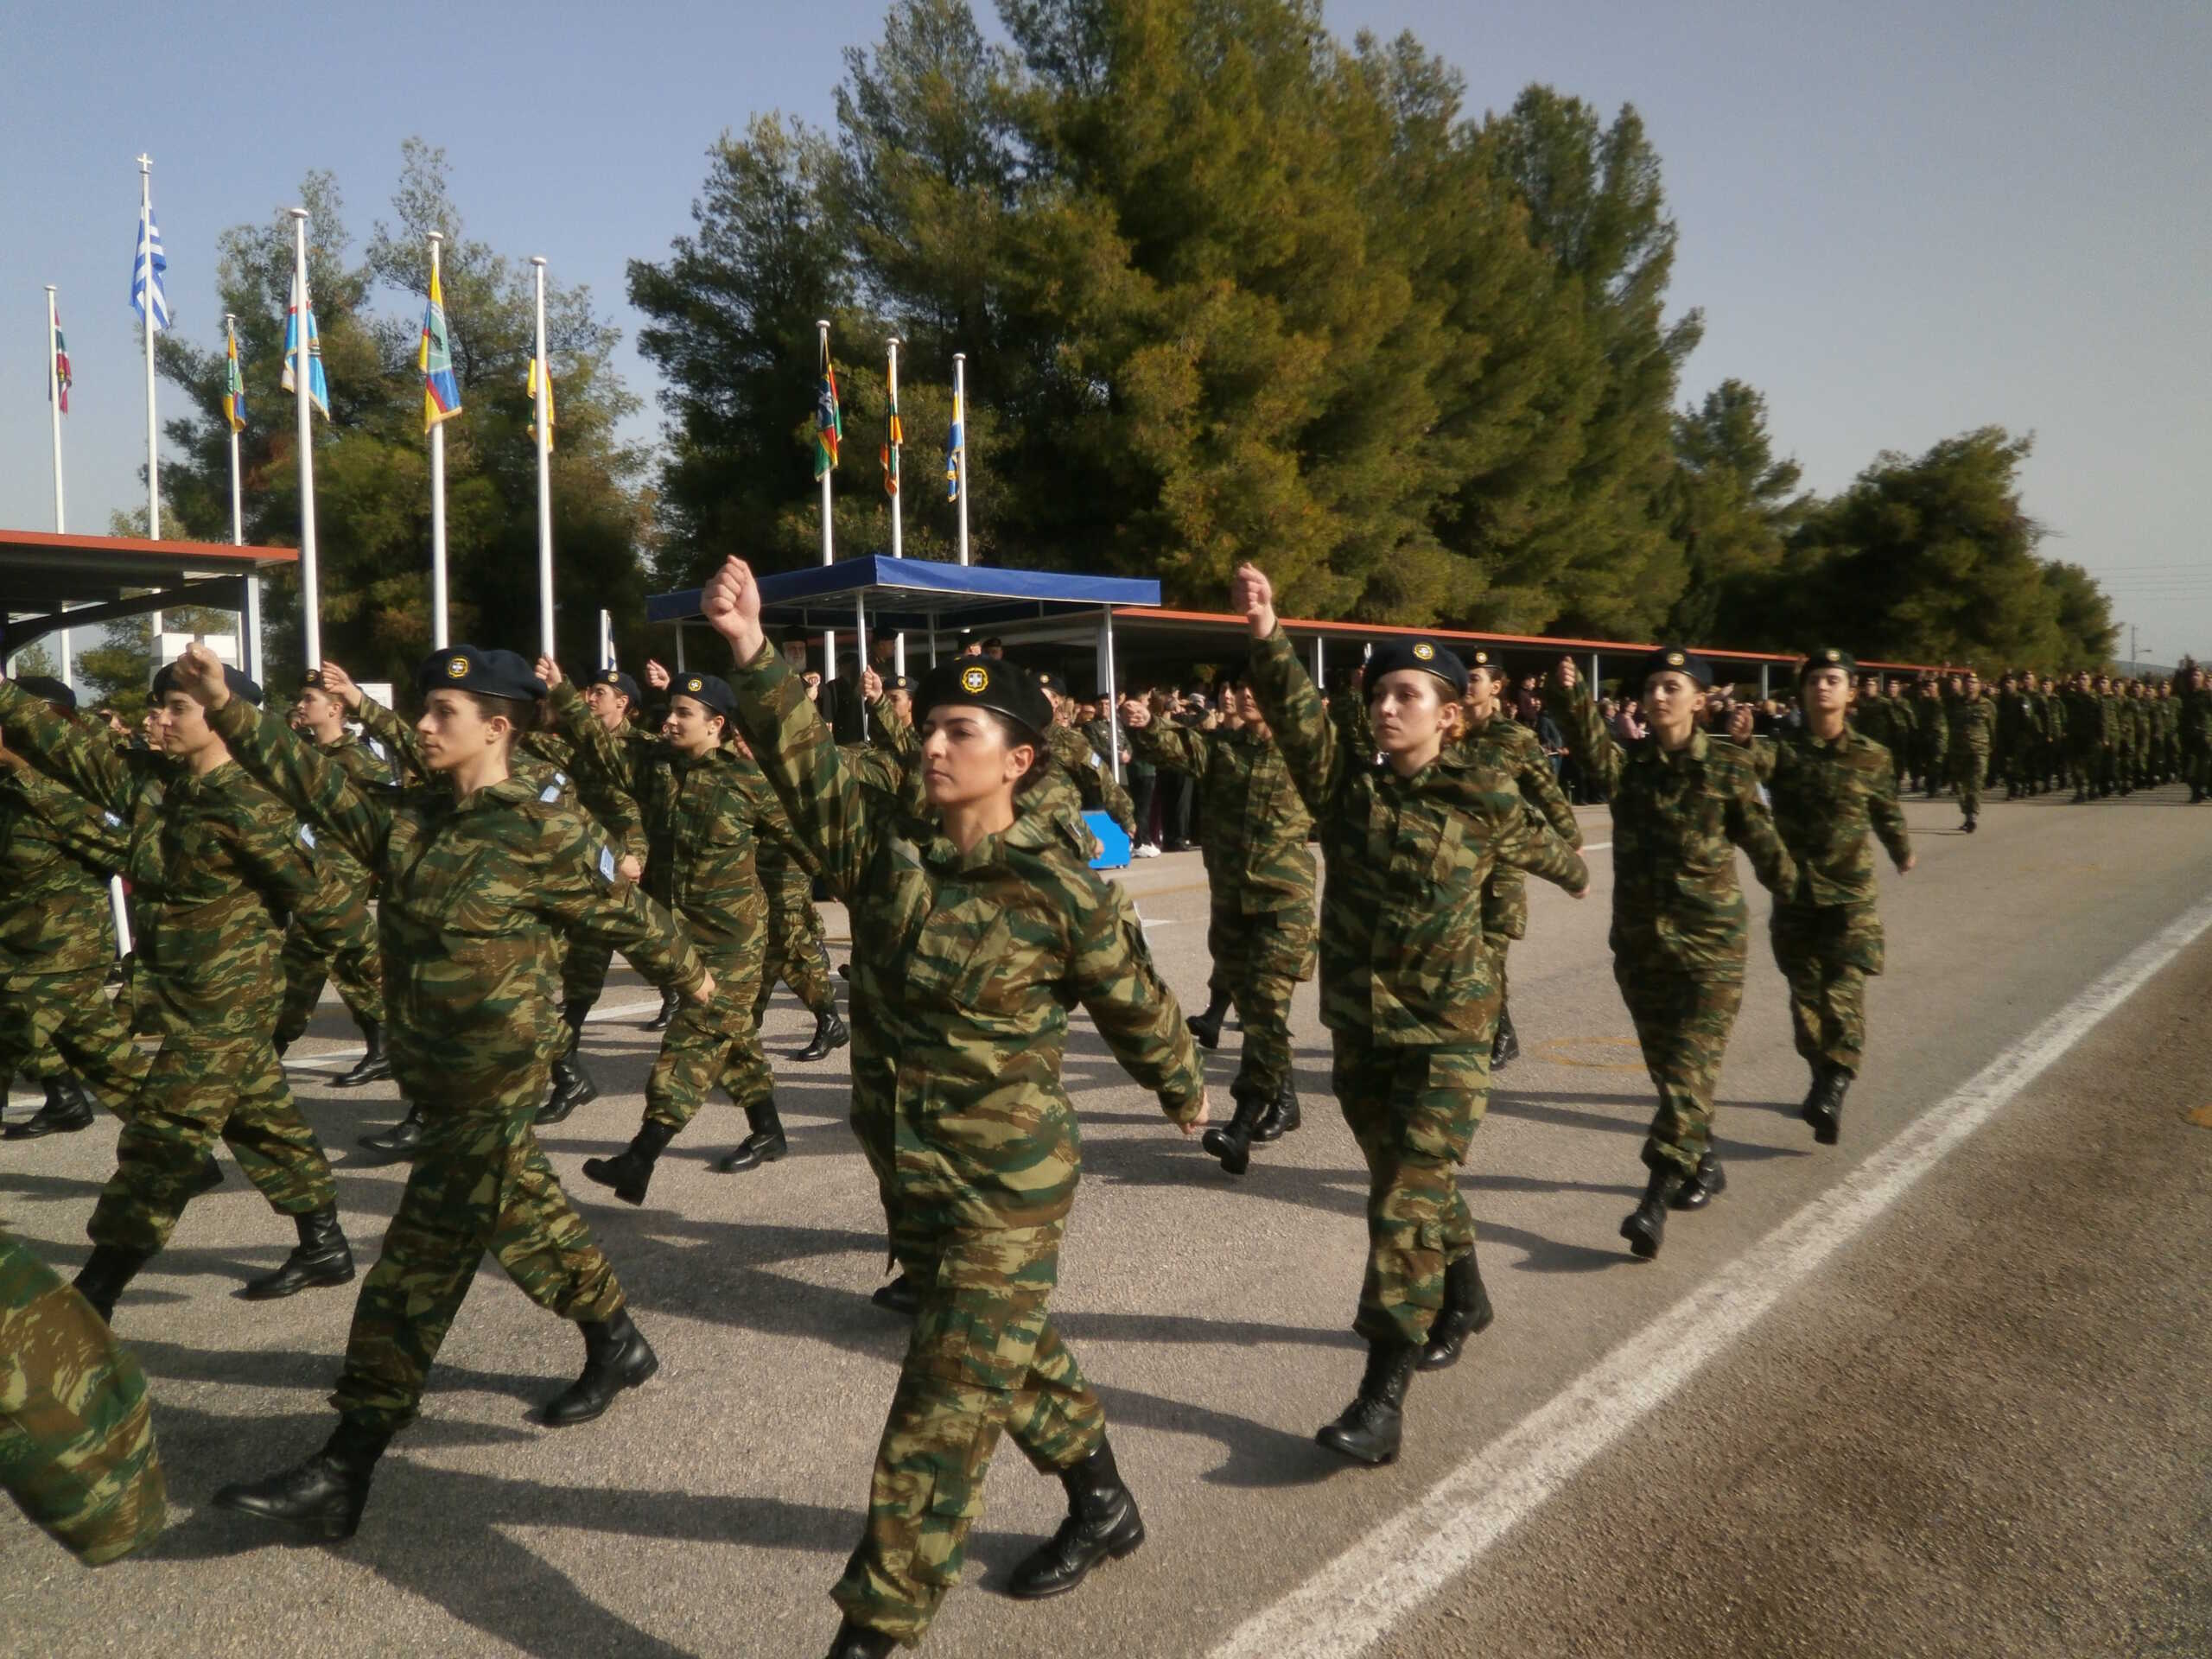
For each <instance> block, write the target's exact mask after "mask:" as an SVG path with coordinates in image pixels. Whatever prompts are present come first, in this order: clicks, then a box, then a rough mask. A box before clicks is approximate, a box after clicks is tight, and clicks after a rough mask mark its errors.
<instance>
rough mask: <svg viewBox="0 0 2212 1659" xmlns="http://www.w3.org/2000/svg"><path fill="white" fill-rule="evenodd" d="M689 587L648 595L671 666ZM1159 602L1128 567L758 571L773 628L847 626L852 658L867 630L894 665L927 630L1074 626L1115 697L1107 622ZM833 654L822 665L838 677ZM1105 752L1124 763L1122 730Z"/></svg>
mask: <svg viewBox="0 0 2212 1659" xmlns="http://www.w3.org/2000/svg"><path fill="white" fill-rule="evenodd" d="M700 591H701V590H700V589H698V588H684V589H683V590H681V591H679V592H676V593H670V594H652V595H651V596H650V597H648V598H647V599H646V601H645V620H647V621H648V622H665V623H669V624H671V625H672V626H674V628H675V630H676V661H677V667H679V668H681V667H683V665H684V661H683V659H684V629H685V628H686V626H690V625H691V624H694V623H696V622H698V621H699V620H701V619H700V615H699V594H700ZM1159 604H1160V584H1159V583H1158V582H1147V581H1144V580H1141V579H1139V578H1136V577H1131V576H1079V575H1066V574H1065V573H1063V572H1060V571H1054V570H1011V569H1006V568H1005V567H1003V566H1000V565H980V564H944V563H939V562H938V561H936V560H933V559H904V558H890V557H887V556H884V555H882V554H876V553H871V554H868V555H866V556H863V557H861V558H856V559H841V560H839V561H837V562H836V563H834V564H824V565H816V566H812V567H810V568H808V569H803V570H786V571H782V572H780V573H779V574H777V575H772V576H763V577H761V578H760V620H761V621H762V623H763V624H764V625H766V626H769V627H772V628H782V629H785V630H789V631H796V632H803V633H817V634H818V633H823V632H829V631H830V630H832V629H842V628H845V627H848V626H851V627H854V628H855V631H856V632H857V635H858V639H857V649H858V652H859V659H860V660H861V662H863V663H865V662H866V661H867V660H868V635H869V632H871V630H872V631H873V632H877V633H883V632H892V633H896V634H898V635H899V636H900V638H899V668H900V671H902V672H903V671H905V668H906V641H907V637H908V636H911V635H913V634H920V635H922V636H923V637H924V642H925V650H926V651H927V652H928V656H927V661H929V662H930V663H931V664H934V663H935V662H936V661H937V658H938V652H939V651H940V650H944V651H949V652H955V653H957V652H958V651H959V650H960V646H961V640H960V635H961V633H963V632H976V631H978V630H980V631H982V632H990V633H997V634H1001V635H1004V636H1006V637H1007V638H1008V639H1009V640H1010V639H1012V638H1013V636H1014V632H1015V630H1016V629H1017V627H1037V626H1045V627H1047V628H1050V629H1052V630H1056V631H1061V632H1068V631H1071V632H1073V633H1074V634H1075V635H1076V636H1077V637H1081V638H1083V639H1084V641H1085V643H1086V644H1087V645H1090V647H1091V649H1093V650H1094V651H1096V653H1097V665H1098V683H1099V684H1100V686H1101V687H1103V690H1104V694H1105V696H1107V697H1108V699H1109V704H1108V707H1109V715H1108V718H1109V720H1115V721H1116V724H1117V728H1118V716H1117V715H1114V714H1113V713H1111V712H1110V710H1111V709H1112V708H1113V701H1114V626H1115V622H1116V619H1117V618H1128V617H1130V616H1142V615H1145V614H1147V613H1148V612H1149V611H1150V610H1152V609H1154V608H1156V607H1158V605H1159ZM836 666H837V665H836V663H835V661H831V662H829V663H825V664H823V678H824V679H835V678H836ZM1113 747H1114V751H1115V752H1114V753H1113V754H1112V755H1110V756H1109V759H1110V760H1112V761H1113V763H1114V771H1115V773H1116V776H1117V777H1118V776H1119V775H1120V772H1121V760H1120V750H1121V733H1120V731H1119V730H1118V729H1116V732H1115V733H1114V741H1113Z"/></svg>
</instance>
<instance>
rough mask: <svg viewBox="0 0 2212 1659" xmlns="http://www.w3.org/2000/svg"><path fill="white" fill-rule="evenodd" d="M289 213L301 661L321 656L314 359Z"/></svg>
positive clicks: (303, 224)
mask: <svg viewBox="0 0 2212 1659" xmlns="http://www.w3.org/2000/svg"><path fill="white" fill-rule="evenodd" d="M291 212H292V292H293V293H294V294H296V295H297V296H299V301H300V315H299V317H298V319H297V321H296V325H295V334H294V345H295V347H296V355H295V357H294V359H293V364H292V378H293V381H294V384H295V386H296V390H297V391H298V393H299V397H298V402H299V443H300V629H301V634H302V639H303V640H304V642H305V645H306V647H307V665H308V667H309V668H314V667H316V666H317V665H319V664H321V661H322V590H321V585H320V582H319V581H318V578H317V573H316V569H315V359H314V357H313V356H312V355H311V354H310V353H309V351H308V316H309V315H312V310H313V306H314V297H315V296H313V295H311V294H309V293H308V210H307V209H306V208H304V207H295V208H293V209H292V210H291Z"/></svg>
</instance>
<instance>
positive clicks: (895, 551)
mask: <svg viewBox="0 0 2212 1659" xmlns="http://www.w3.org/2000/svg"><path fill="white" fill-rule="evenodd" d="M891 407H892V408H893V410H897V409H898V407H899V336H898V335H896V334H893V335H892V336H891ZM891 461H892V468H893V470H892V474H891V476H892V477H893V478H894V479H896V478H898V476H899V474H898V470H897V468H898V462H899V446H898V444H897V443H896V442H893V444H892V446H891ZM891 556H892V557H893V558H894V559H903V558H905V557H906V554H905V552H904V551H902V550H901V545H900V543H899V492H898V491H896V490H893V491H892V493H891Z"/></svg>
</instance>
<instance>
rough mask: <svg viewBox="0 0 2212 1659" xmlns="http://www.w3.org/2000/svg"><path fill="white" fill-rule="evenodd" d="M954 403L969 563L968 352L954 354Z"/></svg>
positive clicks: (964, 558)
mask: <svg viewBox="0 0 2212 1659" xmlns="http://www.w3.org/2000/svg"><path fill="white" fill-rule="evenodd" d="M952 404H953V407H954V408H956V409H957V410H959V411H960V448H959V452H958V464H959V468H960V563H963V564H965V563H968V486H969V476H968V354H967V353H965V352H955V353H953V354H952Z"/></svg>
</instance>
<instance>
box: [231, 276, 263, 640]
mask: <svg viewBox="0 0 2212 1659" xmlns="http://www.w3.org/2000/svg"><path fill="white" fill-rule="evenodd" d="M223 347H224V351H225V353H226V362H225V365H224V366H225V372H226V373H228V372H229V365H230V364H231V363H232V362H235V361H236V360H237V357H238V314H237V313H236V312H232V311H226V312H224V313H223ZM239 384H240V385H244V384H245V383H244V381H243V379H241V381H240V383H239ZM223 424H224V425H225V426H227V427H229V428H230V429H231V545H232V547H244V546H245V490H244V489H243V488H242V487H241V486H240V481H239V469H238V427H237V425H236V423H233V422H231V421H225V422H224V423H223ZM238 632H239V634H240V636H241V637H240V639H239V640H238V666H239V668H241V669H242V670H244V671H245V673H246V674H247V675H249V676H250V677H252V678H254V679H260V678H262V677H263V676H262V672H261V578H260V577H259V576H248V577H247V578H246V579H245V612H244V613H242V614H241V615H240V617H239V619H238Z"/></svg>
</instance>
